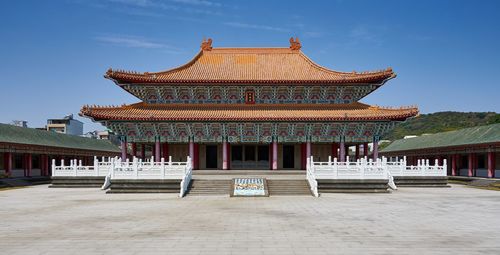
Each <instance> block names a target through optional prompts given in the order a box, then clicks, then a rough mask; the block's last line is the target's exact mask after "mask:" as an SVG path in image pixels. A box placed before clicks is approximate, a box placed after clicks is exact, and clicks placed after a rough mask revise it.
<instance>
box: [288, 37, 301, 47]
mask: <svg viewBox="0 0 500 255" xmlns="http://www.w3.org/2000/svg"><path fill="white" fill-rule="evenodd" d="M300 48H302V45H301V44H300V41H299V38H298V37H295V40H293V37H290V49H291V50H300Z"/></svg>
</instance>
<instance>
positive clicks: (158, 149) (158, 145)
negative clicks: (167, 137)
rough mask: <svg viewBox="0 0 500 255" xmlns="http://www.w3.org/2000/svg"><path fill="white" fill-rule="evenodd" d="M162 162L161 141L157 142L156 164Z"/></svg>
mask: <svg viewBox="0 0 500 255" xmlns="http://www.w3.org/2000/svg"><path fill="white" fill-rule="evenodd" d="M160 161H161V149H160V139H159V138H158V140H156V142H155V162H160Z"/></svg>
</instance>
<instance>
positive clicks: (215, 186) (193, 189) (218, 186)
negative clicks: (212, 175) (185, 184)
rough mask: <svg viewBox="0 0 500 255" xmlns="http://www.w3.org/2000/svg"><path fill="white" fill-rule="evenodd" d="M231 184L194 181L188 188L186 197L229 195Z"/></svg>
mask: <svg viewBox="0 0 500 255" xmlns="http://www.w3.org/2000/svg"><path fill="white" fill-rule="evenodd" d="M231 183H232V182H231V180H199V179H194V180H193V181H192V182H191V185H190V187H189V191H188V195H229V190H230V188H231Z"/></svg>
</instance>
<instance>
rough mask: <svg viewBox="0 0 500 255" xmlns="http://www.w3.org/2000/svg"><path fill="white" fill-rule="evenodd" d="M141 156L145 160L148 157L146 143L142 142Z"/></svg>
mask: <svg viewBox="0 0 500 255" xmlns="http://www.w3.org/2000/svg"><path fill="white" fill-rule="evenodd" d="M141 158H142V160H144V159H145V158H146V144H144V143H143V144H141Z"/></svg>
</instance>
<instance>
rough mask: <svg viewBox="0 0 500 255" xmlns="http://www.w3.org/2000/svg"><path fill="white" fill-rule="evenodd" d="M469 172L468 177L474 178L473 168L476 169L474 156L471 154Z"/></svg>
mask: <svg viewBox="0 0 500 255" xmlns="http://www.w3.org/2000/svg"><path fill="white" fill-rule="evenodd" d="M468 163H469V172H468V174H467V175H468V176H469V177H471V176H472V171H473V168H474V155H473V154H472V152H471V153H469V162H468Z"/></svg>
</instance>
